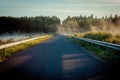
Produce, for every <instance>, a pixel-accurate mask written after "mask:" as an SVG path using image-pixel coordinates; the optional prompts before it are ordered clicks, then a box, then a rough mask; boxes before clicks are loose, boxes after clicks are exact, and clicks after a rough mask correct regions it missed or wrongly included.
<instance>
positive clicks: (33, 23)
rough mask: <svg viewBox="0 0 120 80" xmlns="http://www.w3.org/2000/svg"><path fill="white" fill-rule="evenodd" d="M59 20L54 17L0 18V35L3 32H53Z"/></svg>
mask: <svg viewBox="0 0 120 80" xmlns="http://www.w3.org/2000/svg"><path fill="white" fill-rule="evenodd" d="M57 25H60V19H59V18H57V17H56V16H52V17H49V16H44V17H43V16H36V17H20V18H18V17H6V16H1V17H0V33H4V32H16V31H20V32H46V33H47V32H55V31H56V30H57Z"/></svg>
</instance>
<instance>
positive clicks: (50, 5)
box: [0, 0, 120, 19]
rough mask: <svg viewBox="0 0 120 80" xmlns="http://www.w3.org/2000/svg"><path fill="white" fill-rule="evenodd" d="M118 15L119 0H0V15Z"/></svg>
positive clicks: (61, 16)
mask: <svg viewBox="0 0 120 80" xmlns="http://www.w3.org/2000/svg"><path fill="white" fill-rule="evenodd" d="M91 14H93V15H95V16H98V17H101V16H106V15H110V14H119V15H120V0H0V16H15V17H16V16H17V17H20V16H39V15H43V16H53V15H55V16H58V17H60V18H61V19H64V18H66V17H67V16H68V15H70V16H79V15H86V16H88V15H91Z"/></svg>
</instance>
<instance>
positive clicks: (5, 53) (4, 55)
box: [0, 35, 52, 62]
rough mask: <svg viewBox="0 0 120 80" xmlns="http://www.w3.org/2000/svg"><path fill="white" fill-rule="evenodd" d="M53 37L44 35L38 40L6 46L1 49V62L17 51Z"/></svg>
mask: <svg viewBox="0 0 120 80" xmlns="http://www.w3.org/2000/svg"><path fill="white" fill-rule="evenodd" d="M51 37H52V36H50V35H48V36H47V37H44V38H40V39H36V40H33V41H29V42H26V43H22V44H19V45H16V46H13V47H9V48H6V49H4V50H0V62H2V61H4V60H6V59H7V58H9V57H11V56H12V55H14V54H15V53H18V52H20V51H23V50H25V49H27V48H29V47H32V46H34V45H36V44H38V43H40V42H43V41H45V40H47V39H49V38H51Z"/></svg>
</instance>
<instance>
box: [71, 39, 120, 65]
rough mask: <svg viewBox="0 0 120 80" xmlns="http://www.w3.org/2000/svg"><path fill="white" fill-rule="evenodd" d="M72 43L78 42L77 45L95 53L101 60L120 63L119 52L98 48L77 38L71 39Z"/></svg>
mask: <svg viewBox="0 0 120 80" xmlns="http://www.w3.org/2000/svg"><path fill="white" fill-rule="evenodd" d="M69 39H71V40H72V41H74V42H76V43H77V44H79V45H81V46H82V47H84V48H86V49H87V50H88V51H90V52H92V53H94V54H95V55H97V56H99V57H100V58H102V59H104V60H106V61H108V62H114V63H116V62H118V61H120V54H119V51H116V50H113V49H110V48H109V49H108V52H107V48H106V47H103V46H98V45H95V44H92V43H88V42H85V41H82V40H77V39H75V38H72V37H69Z"/></svg>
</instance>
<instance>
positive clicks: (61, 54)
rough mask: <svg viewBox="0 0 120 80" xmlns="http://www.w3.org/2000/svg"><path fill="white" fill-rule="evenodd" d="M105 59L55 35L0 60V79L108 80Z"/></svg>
mask: <svg viewBox="0 0 120 80" xmlns="http://www.w3.org/2000/svg"><path fill="white" fill-rule="evenodd" d="M107 77H108V71H107V66H106V63H105V62H103V61H101V60H99V59H98V58H96V57H94V56H92V55H91V53H89V52H87V51H86V50H85V49H83V48H82V47H80V46H78V45H77V44H75V43H74V42H72V41H70V40H69V39H67V38H66V37H64V36H57V37H55V38H53V39H49V40H47V41H44V42H43V43H40V44H38V45H36V46H34V47H32V48H29V49H27V50H25V51H22V52H20V53H17V54H16V55H14V56H13V57H11V58H9V59H8V60H7V61H4V62H2V63H0V79H1V80H8V79H9V80H107Z"/></svg>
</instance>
